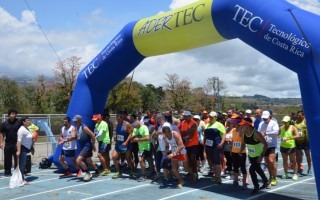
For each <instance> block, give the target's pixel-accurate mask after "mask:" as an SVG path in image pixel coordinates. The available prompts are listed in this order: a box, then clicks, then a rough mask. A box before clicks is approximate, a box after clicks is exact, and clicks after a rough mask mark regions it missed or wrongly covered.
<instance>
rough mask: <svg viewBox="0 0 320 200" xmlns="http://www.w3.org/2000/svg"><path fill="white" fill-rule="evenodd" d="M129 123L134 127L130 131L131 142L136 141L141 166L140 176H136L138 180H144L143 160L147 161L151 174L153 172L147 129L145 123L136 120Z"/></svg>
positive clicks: (144, 168)
mask: <svg viewBox="0 0 320 200" xmlns="http://www.w3.org/2000/svg"><path fill="white" fill-rule="evenodd" d="M131 125H132V127H133V128H134V129H133V133H132V142H137V143H138V145H139V163H140V166H141V171H142V176H141V177H140V178H138V181H139V182H141V181H145V180H146V178H147V176H146V164H145V160H147V161H148V164H149V166H150V168H151V169H152V175H154V174H155V171H154V165H153V160H152V152H151V149H150V141H149V129H148V127H147V126H146V125H143V124H141V123H140V122H139V121H137V120H135V121H134V122H133V123H132V124H131Z"/></svg>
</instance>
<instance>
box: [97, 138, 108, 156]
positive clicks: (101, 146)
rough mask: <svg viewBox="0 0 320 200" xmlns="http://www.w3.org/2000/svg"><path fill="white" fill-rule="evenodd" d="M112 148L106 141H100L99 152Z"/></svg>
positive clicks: (106, 151)
mask: <svg viewBox="0 0 320 200" xmlns="http://www.w3.org/2000/svg"><path fill="white" fill-rule="evenodd" d="M110 149H111V145H110V144H106V143H104V142H101V141H99V151H98V153H109V151H110Z"/></svg>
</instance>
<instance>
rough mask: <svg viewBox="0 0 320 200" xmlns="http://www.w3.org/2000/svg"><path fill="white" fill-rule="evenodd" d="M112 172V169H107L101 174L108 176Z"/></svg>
mask: <svg viewBox="0 0 320 200" xmlns="http://www.w3.org/2000/svg"><path fill="white" fill-rule="evenodd" d="M110 173H111V171H110V170H108V169H106V170H103V172H101V176H106V175H108V174H110Z"/></svg>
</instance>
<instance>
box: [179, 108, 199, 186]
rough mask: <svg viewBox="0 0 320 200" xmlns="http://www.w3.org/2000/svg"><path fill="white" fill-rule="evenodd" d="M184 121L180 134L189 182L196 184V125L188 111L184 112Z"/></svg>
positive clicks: (197, 135)
mask: <svg viewBox="0 0 320 200" xmlns="http://www.w3.org/2000/svg"><path fill="white" fill-rule="evenodd" d="M183 117H184V120H183V122H181V127H180V133H181V136H182V138H183V140H184V141H185V146H186V149H187V156H188V164H189V173H190V181H191V182H193V183H194V182H196V181H197V178H198V173H197V158H196V156H197V154H198V145H199V141H198V137H199V134H198V125H197V123H196V121H194V120H193V119H192V116H191V112H190V111H184V114H183Z"/></svg>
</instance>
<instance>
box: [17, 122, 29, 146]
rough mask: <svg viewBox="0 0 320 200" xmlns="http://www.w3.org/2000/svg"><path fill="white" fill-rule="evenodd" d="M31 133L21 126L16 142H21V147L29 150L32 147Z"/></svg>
mask: <svg viewBox="0 0 320 200" xmlns="http://www.w3.org/2000/svg"><path fill="white" fill-rule="evenodd" d="M32 137H33V135H32V133H31V132H30V130H29V129H27V128H26V127H24V126H21V127H20V128H19V130H18V142H21V145H23V146H25V147H26V148H28V149H31V146H32Z"/></svg>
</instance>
